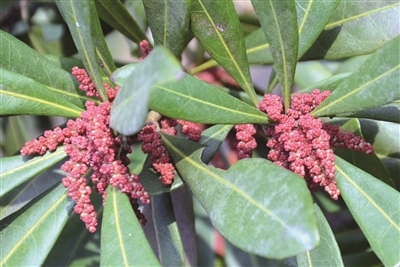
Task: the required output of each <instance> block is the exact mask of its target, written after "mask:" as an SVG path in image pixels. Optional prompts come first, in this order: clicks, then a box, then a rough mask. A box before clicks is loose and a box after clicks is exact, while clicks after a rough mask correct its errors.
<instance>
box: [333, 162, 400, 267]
mask: <svg viewBox="0 0 400 267" xmlns="http://www.w3.org/2000/svg"><path fill="white" fill-rule="evenodd" d="M336 171H337V173H336V182H337V184H338V187H339V190H340V192H341V194H342V197H343V199H344V201H345V202H346V204H347V206H348V207H349V209H350V211H351V213H352V215H353V217H354V219H355V220H356V222H357V224H358V225H359V226H360V228H361V230H362V231H363V233H364V234H365V236H366V237H367V239H368V241H369V243H370V245H371V247H372V249H373V250H374V252H375V253H376V255H377V256H378V257H379V258H380V259H381V261H382V262H383V264H384V265H387V266H394V265H396V264H397V263H398V262H399V261H400V256H399V253H398V252H399V251H400V243H399V240H400V220H399V218H400V217H399V212H400V211H399V205H398V202H399V197H400V194H399V192H398V191H397V190H395V189H393V188H391V187H390V186H388V185H386V184H385V183H383V182H381V181H379V180H377V179H376V178H374V177H372V176H371V175H369V174H367V173H365V172H363V171H362V170H360V169H358V168H356V167H354V166H353V165H351V164H349V163H347V162H346V161H344V160H342V159H341V158H339V157H336ZM378 192H384V193H378Z"/></svg>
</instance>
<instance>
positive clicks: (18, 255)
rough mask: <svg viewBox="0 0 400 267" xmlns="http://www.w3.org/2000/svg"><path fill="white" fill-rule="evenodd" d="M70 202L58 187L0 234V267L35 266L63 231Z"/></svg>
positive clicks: (62, 187) (42, 260)
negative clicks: (0, 266)
mask: <svg viewBox="0 0 400 267" xmlns="http://www.w3.org/2000/svg"><path fill="white" fill-rule="evenodd" d="M72 207H73V202H72V201H71V200H69V199H68V197H67V194H66V189H65V188H64V186H63V185H62V184H60V185H59V186H57V187H56V188H55V189H53V190H52V191H51V192H49V193H48V194H46V195H45V196H44V197H43V198H41V199H40V200H39V201H38V202H37V203H35V204H34V205H32V206H31V207H30V208H29V209H27V210H26V211H25V212H24V213H23V214H21V215H20V216H19V217H18V218H16V219H15V220H14V221H13V222H12V223H11V224H10V225H8V226H7V227H6V228H5V229H4V230H3V231H1V232H0V239H1V240H7V242H1V244H0V246H1V249H0V255H1V257H0V258H1V265H2V266H29V265H35V266H39V265H41V263H43V262H44V260H45V259H46V256H47V254H48V252H49V251H50V249H51V248H52V246H53V244H54V242H55V241H56V240H57V238H58V235H59V234H60V232H61V230H62V228H63V227H64V225H65V223H66V222H67V219H68V217H69V213H70V212H71V210H72Z"/></svg>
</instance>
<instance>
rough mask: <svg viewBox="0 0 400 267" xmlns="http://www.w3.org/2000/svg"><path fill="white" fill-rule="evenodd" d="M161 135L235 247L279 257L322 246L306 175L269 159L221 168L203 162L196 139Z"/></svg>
mask: <svg viewBox="0 0 400 267" xmlns="http://www.w3.org/2000/svg"><path fill="white" fill-rule="evenodd" d="M162 137H163V142H164V145H165V146H166V147H167V149H168V152H169V153H170V155H171V157H172V159H173V161H174V163H175V165H176V167H177V169H178V171H179V173H180V175H181V177H182V178H183V179H185V181H186V182H187V184H188V185H189V187H190V189H191V191H192V192H193V194H194V196H195V197H196V198H197V200H198V201H199V202H200V203H201V204H202V206H203V207H204V209H205V210H206V211H207V213H208V215H209V217H210V219H211V221H212V223H213V225H214V227H215V228H216V229H217V230H218V231H219V232H220V233H221V234H222V235H223V236H224V237H225V238H226V239H228V240H229V241H230V242H231V243H233V244H234V245H235V246H237V247H239V248H241V249H243V250H245V251H248V252H252V253H255V254H258V255H260V256H264V257H273V258H279V259H280V258H285V257H288V256H293V255H297V254H299V253H301V252H305V251H307V250H310V249H312V248H314V247H315V246H316V245H317V243H318V239H319V236H318V231H317V229H316V223H315V219H314V217H313V216H314V215H313V209H312V201H311V196H310V194H309V192H308V189H307V187H306V184H305V182H304V180H303V179H302V178H301V177H299V176H297V175H295V174H294V173H292V172H289V171H286V170H284V169H282V168H281V167H278V166H276V165H274V164H273V163H271V162H268V161H266V160H264V159H244V160H240V161H238V162H237V163H236V164H235V165H233V166H232V167H230V169H229V170H227V171H225V170H221V169H217V168H214V167H212V166H207V165H205V164H204V163H202V162H201V159H200V157H201V150H202V149H200V150H196V151H193V149H192V148H191V143H192V142H189V141H186V140H185V139H181V138H178V137H173V136H168V135H164V134H163V135H162ZM260 222H262V223H260ZM260 237H262V238H260Z"/></svg>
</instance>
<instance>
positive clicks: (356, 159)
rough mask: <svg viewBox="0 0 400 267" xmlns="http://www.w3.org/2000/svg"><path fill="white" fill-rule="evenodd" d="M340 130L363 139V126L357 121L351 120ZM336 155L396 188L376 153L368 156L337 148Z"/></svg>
mask: <svg viewBox="0 0 400 267" xmlns="http://www.w3.org/2000/svg"><path fill="white" fill-rule="evenodd" d="M340 130H341V131H344V132H352V133H354V134H356V135H357V136H360V137H361V138H363V136H362V133H361V125H360V123H359V121H358V120H357V119H351V120H349V121H347V122H346V123H345V124H343V125H342V126H341V127H340ZM335 154H336V155H338V156H339V157H341V158H342V159H344V160H346V161H347V162H349V163H351V164H353V165H354V166H356V167H357V168H360V169H362V170H363V171H365V172H367V173H369V174H370V175H372V176H374V177H375V178H378V179H379V180H381V181H382V182H384V183H386V184H388V185H390V186H391V187H393V188H396V186H395V184H394V182H393V180H392V179H391V177H390V173H389V172H388V170H387V169H386V167H385V165H383V163H382V161H381V160H380V159H379V158H378V156H377V155H376V154H375V153H373V154H371V155H367V154H365V153H364V152H361V151H359V152H356V151H353V150H350V149H340V148H337V149H335Z"/></svg>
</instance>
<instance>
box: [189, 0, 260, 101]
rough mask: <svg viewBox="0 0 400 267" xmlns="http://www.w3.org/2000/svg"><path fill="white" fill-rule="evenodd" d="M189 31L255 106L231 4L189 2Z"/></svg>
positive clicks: (201, 0)
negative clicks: (190, 5) (190, 9)
mask: <svg viewBox="0 0 400 267" xmlns="http://www.w3.org/2000/svg"><path fill="white" fill-rule="evenodd" d="M191 30H192V31H193V33H194V35H195V36H196V38H197V40H199V42H200V43H201V44H202V46H203V47H204V49H205V50H206V51H207V52H208V53H209V54H210V55H211V57H212V58H213V59H214V60H216V61H217V62H218V63H219V64H220V65H221V66H222V67H224V68H225V69H226V70H227V71H228V72H229V74H231V75H232V77H233V78H234V79H235V80H236V82H237V83H238V84H239V85H240V86H241V87H242V88H243V90H244V91H245V92H246V93H247V94H248V95H249V96H250V98H251V100H252V102H253V103H254V105H257V104H258V100H257V96H256V93H255V91H254V88H253V85H252V80H251V77H250V70H249V66H248V63H247V57H246V52H245V45H244V38H243V30H242V27H241V25H240V22H239V19H238V16H237V14H236V11H235V8H234V6H233V3H232V1H229V0H220V1H212V0H193V4H192V14H191ZM232 40H235V41H232Z"/></svg>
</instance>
